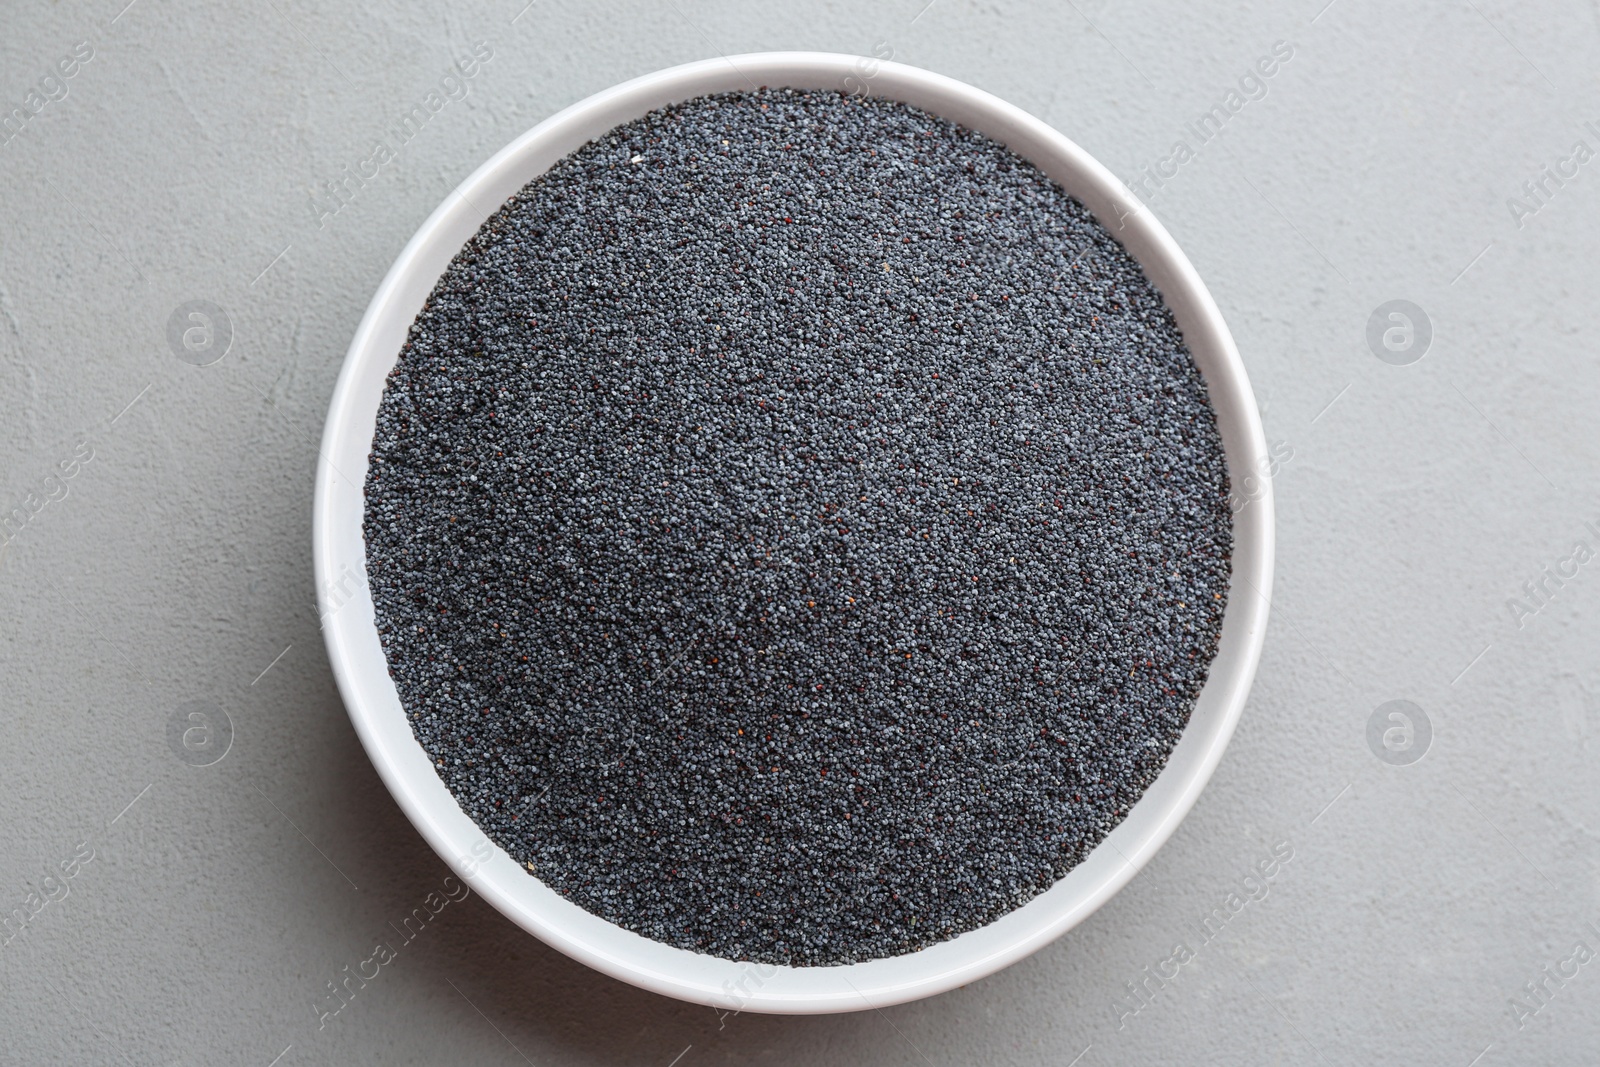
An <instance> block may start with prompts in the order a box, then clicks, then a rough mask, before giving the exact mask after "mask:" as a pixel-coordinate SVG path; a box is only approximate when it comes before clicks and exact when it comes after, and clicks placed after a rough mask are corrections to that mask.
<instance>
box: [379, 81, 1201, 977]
mask: <svg viewBox="0 0 1600 1067" xmlns="http://www.w3.org/2000/svg"><path fill="white" fill-rule="evenodd" d="M1227 491H1228V482H1227V474H1226V471H1225V468H1224V463H1223V452H1222V443H1221V439H1220V437H1219V435H1218V431H1217V426H1216V419H1215V416H1214V413H1213V411H1212V409H1211V407H1210V404H1209V402H1208V400H1207V397H1206V390H1205V386H1204V383H1203V382H1202V380H1201V377H1200V374H1199V372H1198V370H1197V369H1196V367H1195V363H1194V361H1193V358H1192V357H1191V356H1190V354H1189V352H1188V350H1187V348H1186V347H1185V345H1184V342H1183V340H1182V337H1181V335H1180V334H1179V331H1178V329H1177V326H1176V325H1175V323H1174V320H1173V318H1172V315H1171V313H1170V312H1169V310H1168V309H1167V307H1166V306H1165V305H1164V303H1163V302H1162V300H1161V297H1160V296H1159V295H1158V294H1157V292H1156V290H1155V289H1154V288H1153V287H1152V286H1151V284H1150V282H1149V281H1148V280H1147V279H1146V278H1145V277H1144V275H1143V273H1142V272H1141V271H1140V269H1139V267H1138V265H1137V264H1136V263H1135V262H1134V260H1133V259H1132V258H1131V257H1130V256H1129V255H1128V253H1127V252H1126V251H1125V250H1124V249H1123V248H1122V246H1121V245H1120V244H1118V243H1117V241H1116V240H1115V239H1114V237H1113V236H1112V235H1111V234H1110V233H1109V232H1108V231H1107V230H1106V229H1105V228H1104V227H1103V226H1101V225H1100V224H1099V223H1097V222H1096V221H1095V220H1094V218H1093V217H1092V216H1091V215H1090V214H1089V212H1088V211H1087V210H1086V209H1085V208H1084V207H1083V205H1082V204H1080V203H1079V202H1078V201H1076V200H1074V199H1073V198H1072V197H1070V196H1068V195H1067V194H1066V193H1065V192H1064V191H1063V190H1062V189H1061V188H1060V187H1059V186H1057V185H1056V184H1054V183H1053V182H1051V181H1050V180H1049V179H1047V178H1045V177H1044V176H1043V175H1042V174H1041V173H1040V172H1039V171H1038V170H1037V169H1035V168H1034V167H1033V166H1032V165H1031V164H1029V163H1027V162H1025V161H1023V160H1021V159H1020V158H1018V157H1017V156H1015V155H1013V154H1012V153H1010V152H1009V151H1008V150H1006V149H1005V148H1002V147H1001V146H999V145H998V144H996V143H995V142H993V141H990V140H988V139H987V138H985V137H982V136H980V135H978V134H976V133H973V132H971V131H969V130H967V129H964V128H961V127H958V126H956V125H954V124H952V123H950V122H946V121H944V120H941V119H937V118H934V117H932V116H930V115H928V114H926V113H925V112H922V111H920V110H918V109H916V108H913V107H909V106H906V105H903V104H899V103H894V102H890V101H885V100H879V99H872V98H865V99H861V98H853V97H842V96H840V95H838V94H836V93H829V92H800V91H793V90H768V89H762V90H758V91H751V92H737V93H727V94H722V95H717V96H707V97H700V98H696V99H692V100H689V101H686V102H684V103H681V104H677V105H674V106H671V107H667V108H663V109H661V110H659V111H655V112H652V113H650V114H648V115H646V116H644V117H643V118H640V119H638V120H636V121H633V122H629V123H627V124H626V125H623V126H621V127H618V128H617V129H615V130H613V131H612V132H611V133H609V134H607V135H606V136H604V137H602V138H600V139H598V140H596V141H593V142H590V143H589V144H587V145H585V146H584V147H583V148H581V149H579V150H578V151H576V152H574V153H572V154H571V155H570V156H568V157H567V158H565V159H563V160H561V161H560V162H559V163H557V164H556V165H555V166H553V167H552V168H551V169H550V170H549V171H548V172H547V173H546V174H544V175H542V176H541V177H539V178H537V179H536V180H534V181H532V182H530V183H529V184H528V185H527V186H526V187H525V188H524V189H523V190H522V191H521V192H520V193H518V194H517V195H516V196H514V197H512V198H511V199H510V200H509V201H507V202H506V203H505V205H504V206H502V207H501V208H500V209H499V210H498V211H497V212H495V213H494V214H493V215H492V216H491V217H490V218H489V220H488V221H487V222H486V223H484V225H483V227H482V229H481V230H480V231H479V232H478V233H477V235H476V236H474V237H473V238H472V240H470V241H469V242H468V243H467V244H466V246H465V247H464V248H463V249H462V250H461V252H460V253H459V254H458V255H457V256H456V258H455V260H454V261H453V262H452V264H451V265H450V267H449V269H448V270H447V271H446V272H445V274H444V275H443V276H442V277H441V278H440V279H439V282H438V285H437V286H436V287H435V288H434V290H433V293H432V295H431V296H430V297H429V299H428V301H427V303H426V305H425V306H424V308H423V309H422V311H421V313H420V314H419V315H418V316H417V319H416V322H415V323H414V325H413V326H412V328H411V332H410V336H409V339H408V340H407V342H406V344H405V347H404V350H403V351H402V352H401V354H400V357H399V362H398V363H397V365H396V366H395V368H394V370H393V372H392V373H391V375H390V377H389V380H388V384H387V387H386V390H385V392H384V396H383V400H382V404H381V406H380V408H379V412H378V421H377V432H376V435H375V437H374V440H373V447H372V455H371V465H370V468H369V474H368V477H367V482H366V516H365V534H366V546H367V559H368V573H369V578H370V585H371V589H372V593H373V597H374V600H375V601H376V604H377V618H378V629H379V633H380V635H381V639H382V643H383V648H384V651H385V654H386V656H387V660H388V665H389V671H390V674H391V675H392V677H393V679H394V682H395V685H396V687H397V689H398V691H399V695H400V700H401V703H402V705H403V706H404V709H405V712H406V715H407V716H408V717H409V719H410V722H411V725H412V728H413V730H414V731H415V734H416V737H417V739H418V741H419V742H421V744H422V746H423V748H424V749H425V750H426V751H427V752H428V754H429V755H430V756H431V757H432V759H433V760H434V763H435V765H436V767H437V769H438V772H439V775H440V777H441V778H442V779H443V781H444V782H445V784H446V785H447V786H448V787H449V789H450V791H451V792H452V793H453V794H454V796H455V798H456V800H457V801H458V802H459V803H460V805H461V808H462V810H463V811H465V812H466V813H467V814H468V815H469V816H471V818H472V819H473V820H474V821H475V822H476V823H477V824H478V826H480V827H481V828H482V829H483V831H484V833H485V834H487V835H488V836H489V837H490V838H491V839H492V840H494V841H495V842H496V843H497V844H499V845H500V846H501V847H503V848H504V849H505V850H506V851H507V852H508V853H509V854H510V855H511V856H512V857H513V858H515V859H516V860H517V862H519V863H520V864H522V865H523V866H525V867H526V869H527V870H529V871H530V872H532V873H533V875H535V876H536V877H537V878H539V879H540V880H541V881H542V882H544V883H545V884H546V885H548V886H550V887H551V888H552V889H554V890H555V891H556V892H558V893H560V894H562V895H563V896H564V897H566V898H567V899H569V900H571V901H573V902H575V903H577V904H579V905H581V906H582V907H584V908H586V909H587V910H589V911H590V912H593V913H594V914H596V915H599V916H601V917H603V918H605V919H607V920H609V921H611V922H613V923H616V924H618V925H620V926H623V927H626V928H627V929H630V930H634V931H637V932H638V933H640V934H642V935H644V936H645V937H648V938H652V939H655V940H657V941H661V942H665V943H667V944H670V945H676V946H679V947H682V948H685V949H690V950H693V951H696V952H702V953H708V954H711V955H714V956H719V957H724V958H727V959H735V960H755V961H762V962H768V963H782V964H791V965H797V966H799V965H811V966H821V965H832V964H842V963H851V962H857V961H861V960H867V959H873V958H878V957H885V956H894V955H898V954H901V953H905V952H910V951H913V950H915V949H918V948H922V947H925V946H928V945H931V944H934V943H936V942H939V941H944V940H947V939H949V938H951V937H954V936H956V935H958V934H961V933H963V932H965V931H968V930H972V929H974V928H976V927H979V926H982V925H984V924H986V923H988V922H991V921H992V920H994V919H996V918H998V917H999V916H1001V915H1003V914H1005V913H1006V912H1009V911H1011V910H1013V909H1015V908H1017V907H1019V906H1020V905H1022V904H1023V903H1025V902H1026V901H1028V900H1029V899H1030V898H1032V897H1034V896H1036V895H1037V894H1039V893H1041V892H1043V891H1044V890H1046V889H1048V888H1049V887H1050V886H1051V885H1052V884H1053V883H1054V882H1055V881H1056V880H1058V879H1059V878H1061V877H1062V876H1063V875H1065V874H1066V873H1067V872H1068V871H1069V870H1070V869H1071V868H1072V867H1073V866H1074V865H1075V864H1077V863H1078V862H1079V861H1080V860H1082V859H1083V857H1084V856H1085V855H1087V853H1088V852H1089V850H1090V849H1092V848H1093V847H1094V846H1095V845H1096V843H1098V842H1099V841H1100V840H1101V839H1102V838H1104V837H1105V835H1106V834H1107V833H1108V832H1109V831H1110V830H1111V829H1112V828H1113V827H1114V826H1116V825H1117V823H1118V822H1119V821H1120V820H1121V819H1122V818H1123V817H1124V816H1125V815H1126V814H1127V812H1128V809H1129V808H1130V807H1131V806H1132V805H1133V803H1134V802H1135V801H1137V800H1138V799H1139V796H1140V795H1141V793H1142V792H1143V791H1144V789H1145V788H1146V787H1147V786H1148V785H1149V784H1150V783H1151V782H1152V781H1153V780H1154V779H1155V777H1156V775H1157V774H1158V773H1159V772H1160V770H1161V768H1162V766H1163V764H1164V763H1165V761H1166V759H1167V756H1168V753H1170V752H1171V750H1172V748H1173V745H1174V744H1175V743H1176V742H1177V741H1178V738H1179V736H1180V734H1181V733H1182V731H1183V728H1184V726H1185V724H1186V722H1187V721H1188V718H1189V713H1190V709H1191V707H1192V706H1193V704H1194V701H1195V698H1196V696H1197V694H1198V693H1199V692H1200V688H1201V686H1202V684H1203V683H1204V682H1205V679H1206V672H1207V670H1208V669H1209V666H1210V663H1211V660H1212V657H1213V655H1214V654H1215V651H1216V645H1217V638H1218V633H1219V630H1220V627H1221V622H1222V615H1223V608H1224V605H1225V596H1226V591H1227V583H1228V577H1229V556H1230V551H1231V547H1232V533H1231V528H1230V516H1229V509H1228V504H1227Z"/></svg>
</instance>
